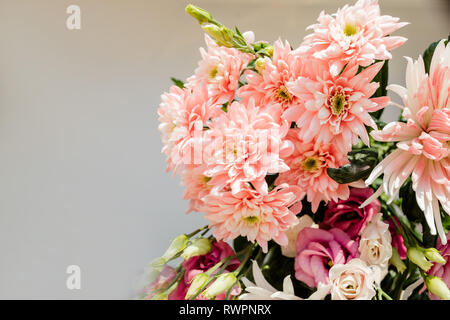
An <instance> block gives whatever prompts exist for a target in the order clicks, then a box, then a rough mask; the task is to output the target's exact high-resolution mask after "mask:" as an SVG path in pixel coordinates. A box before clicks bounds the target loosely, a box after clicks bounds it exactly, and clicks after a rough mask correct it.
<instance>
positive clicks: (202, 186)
mask: <svg viewBox="0 0 450 320" xmlns="http://www.w3.org/2000/svg"><path fill="white" fill-rule="evenodd" d="M205 170H206V166H205V165H198V166H188V167H186V168H185V169H184V170H183V172H182V173H181V185H182V186H185V187H186V189H185V190H184V192H183V199H184V200H189V207H188V209H187V211H186V213H189V212H191V211H199V210H200V207H201V206H202V205H203V201H202V198H203V197H205V196H207V195H208V194H209V192H210V191H211V189H212V186H211V185H210V184H209V181H210V180H211V178H210V177H207V176H205Z"/></svg>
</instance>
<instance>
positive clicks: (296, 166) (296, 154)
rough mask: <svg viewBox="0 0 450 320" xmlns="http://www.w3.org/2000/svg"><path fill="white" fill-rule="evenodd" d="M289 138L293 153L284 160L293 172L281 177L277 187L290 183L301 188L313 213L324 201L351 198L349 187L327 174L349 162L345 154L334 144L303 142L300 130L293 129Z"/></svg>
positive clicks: (278, 179)
mask: <svg viewBox="0 0 450 320" xmlns="http://www.w3.org/2000/svg"><path fill="white" fill-rule="evenodd" d="M286 139H287V140H289V141H291V143H293V144H294V151H293V153H292V154H291V155H289V156H288V157H287V158H285V159H284V160H285V162H286V164H287V165H288V166H289V168H290V170H289V171H288V172H285V173H281V174H280V175H279V176H278V178H277V180H276V181H275V184H276V185H279V184H282V183H287V184H289V185H297V186H299V187H300V188H301V190H302V192H303V194H306V196H307V200H308V201H309V202H311V206H312V211H313V212H315V211H316V210H317V208H318V207H319V203H320V201H325V202H328V201H329V200H333V201H335V202H337V201H338V200H339V199H344V200H345V199H347V198H348V196H349V193H350V192H349V188H348V185H346V184H339V183H337V182H336V181H334V180H333V179H331V178H330V177H329V176H328V174H327V168H338V167H340V166H342V165H344V164H346V163H348V160H347V157H346V155H345V154H342V153H340V152H339V150H337V149H336V148H335V146H334V145H333V144H317V143H314V141H313V142H310V143H305V142H303V141H302V140H301V139H300V138H299V129H296V128H293V129H290V130H289V132H288V134H287V136H286Z"/></svg>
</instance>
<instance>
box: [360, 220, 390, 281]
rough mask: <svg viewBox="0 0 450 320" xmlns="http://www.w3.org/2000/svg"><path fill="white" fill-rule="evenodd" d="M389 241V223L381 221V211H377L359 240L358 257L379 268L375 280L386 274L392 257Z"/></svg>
mask: <svg viewBox="0 0 450 320" xmlns="http://www.w3.org/2000/svg"><path fill="white" fill-rule="evenodd" d="M391 242H392V237H391V233H390V232H389V225H388V224H387V223H384V222H383V221H381V213H378V214H377V215H376V216H375V217H373V218H372V220H371V221H370V223H369V224H368V225H367V227H366V228H365V229H364V231H363V233H362V234H361V240H360V242H359V252H360V253H361V256H360V259H361V260H363V261H365V262H367V263H368V264H369V265H370V266H374V267H375V266H376V267H378V268H379V269H380V272H379V276H378V279H376V280H377V282H380V281H381V280H382V278H383V277H384V276H385V275H386V272H387V268H388V263H389V259H390V258H391V257H392V245H391Z"/></svg>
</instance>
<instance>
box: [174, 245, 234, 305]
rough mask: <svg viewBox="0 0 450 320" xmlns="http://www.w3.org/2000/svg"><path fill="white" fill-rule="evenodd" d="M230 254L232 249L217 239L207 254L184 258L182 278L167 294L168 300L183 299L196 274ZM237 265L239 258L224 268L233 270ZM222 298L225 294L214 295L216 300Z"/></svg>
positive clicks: (232, 251)
mask: <svg viewBox="0 0 450 320" xmlns="http://www.w3.org/2000/svg"><path fill="white" fill-rule="evenodd" d="M232 255H234V250H233V249H232V248H231V247H230V246H229V245H228V244H227V243H226V242H223V241H217V242H214V243H213V244H212V249H211V251H210V252H209V253H208V254H205V255H202V256H196V257H192V258H189V259H188V260H185V261H184V262H183V264H182V267H183V269H184V270H185V273H184V278H183V279H182V280H181V281H180V283H179V284H178V286H177V287H176V288H175V289H174V291H172V293H171V294H170V295H169V300H184V298H185V296H186V293H187V290H188V289H189V286H190V283H191V281H192V279H193V278H194V277H195V276H196V275H197V274H199V273H203V272H206V271H207V270H208V269H210V268H212V267H214V266H215V265H216V264H217V263H218V262H219V261H221V260H223V259H225V258H226V257H230V256H232ZM239 265H240V262H239V260H238V259H233V260H231V262H230V263H229V264H228V266H227V268H226V269H225V270H226V271H234V270H236V269H237V268H238V267H239ZM197 299H202V297H201V296H199V297H198V298H197ZM223 299H225V294H221V295H219V296H217V297H216V300H223Z"/></svg>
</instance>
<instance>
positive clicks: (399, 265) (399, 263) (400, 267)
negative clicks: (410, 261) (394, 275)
mask: <svg viewBox="0 0 450 320" xmlns="http://www.w3.org/2000/svg"><path fill="white" fill-rule="evenodd" d="M389 262H390V263H391V264H393V265H394V266H395V268H396V269H397V271H398V272H400V273H403V272H404V271H405V270H406V265H405V263H404V262H403V260H402V259H401V258H400V255H399V254H398V251H397V249H395V248H392V257H391V259H389Z"/></svg>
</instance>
